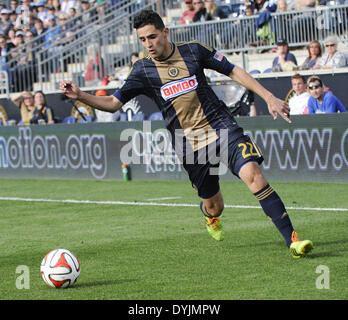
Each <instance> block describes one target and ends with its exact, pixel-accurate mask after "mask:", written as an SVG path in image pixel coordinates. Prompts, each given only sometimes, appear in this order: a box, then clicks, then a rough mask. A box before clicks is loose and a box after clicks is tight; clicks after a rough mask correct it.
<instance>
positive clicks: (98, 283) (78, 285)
mask: <svg viewBox="0 0 348 320" xmlns="http://www.w3.org/2000/svg"><path fill="white" fill-rule="evenodd" d="M136 281H138V280H137V279H119V280H100V281H94V282H82V283H79V282H76V285H75V286H73V287H72V288H76V289H78V288H89V287H97V286H110V285H115V284H122V283H128V282H136Z"/></svg>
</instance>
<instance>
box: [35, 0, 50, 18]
mask: <svg viewBox="0 0 348 320" xmlns="http://www.w3.org/2000/svg"><path fill="white" fill-rule="evenodd" d="M36 8H37V15H36V17H37V18H38V19H40V20H41V21H45V20H46V19H47V17H48V10H47V8H46V7H45V2H43V1H42V2H39V3H38V4H37V5H36Z"/></svg>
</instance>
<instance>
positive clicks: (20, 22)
mask: <svg viewBox="0 0 348 320" xmlns="http://www.w3.org/2000/svg"><path fill="white" fill-rule="evenodd" d="M18 8H19V9H20V13H19V14H18V16H17V19H16V23H15V28H16V29H17V30H18V29H24V28H28V27H29V19H30V18H29V16H30V1H28V0H23V4H22V5H21V6H19V7H18Z"/></svg>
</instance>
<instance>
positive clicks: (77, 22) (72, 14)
mask: <svg viewBox="0 0 348 320" xmlns="http://www.w3.org/2000/svg"><path fill="white" fill-rule="evenodd" d="M78 15H79V13H78V12H77V11H76V9H75V8H70V9H69V16H70V20H72V21H71V23H72V25H73V26H75V27H80V26H82V24H81V23H82V21H81V18H76V17H78ZM75 18H76V19H75Z"/></svg>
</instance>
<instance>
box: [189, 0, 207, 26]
mask: <svg viewBox="0 0 348 320" xmlns="http://www.w3.org/2000/svg"><path fill="white" fill-rule="evenodd" d="M192 4H193V7H194V9H195V11H196V13H195V15H194V16H193V18H192V21H193V22H200V21H205V19H204V15H205V14H206V12H207V9H206V8H205V7H204V1H203V0H192Z"/></svg>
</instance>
